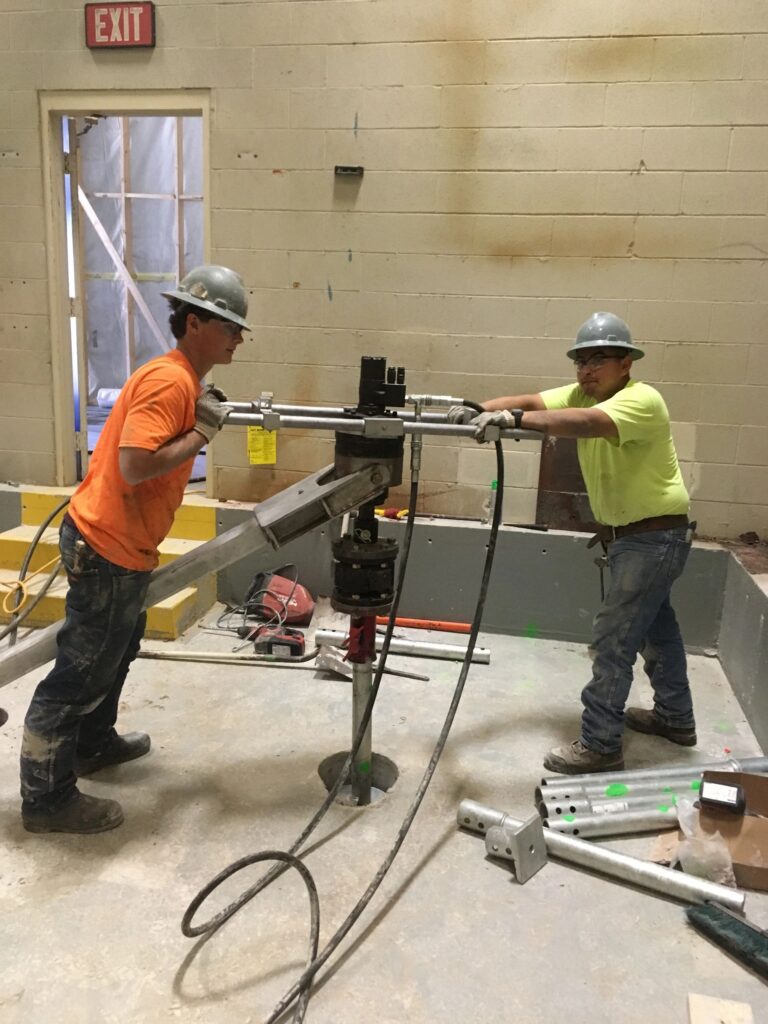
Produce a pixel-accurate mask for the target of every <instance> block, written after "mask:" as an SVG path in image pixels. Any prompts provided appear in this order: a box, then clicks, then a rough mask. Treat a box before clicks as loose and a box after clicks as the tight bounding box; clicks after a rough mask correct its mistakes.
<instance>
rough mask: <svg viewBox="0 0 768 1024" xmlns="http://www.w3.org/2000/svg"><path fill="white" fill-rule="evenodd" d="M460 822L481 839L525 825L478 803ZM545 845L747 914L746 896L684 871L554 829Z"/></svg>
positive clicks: (636, 881) (468, 803)
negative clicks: (500, 829)
mask: <svg viewBox="0 0 768 1024" xmlns="http://www.w3.org/2000/svg"><path fill="white" fill-rule="evenodd" d="M457 821H458V823H459V825H460V826H461V827H462V828H466V829H470V830H471V831H473V832H477V833H478V834H480V835H485V833H486V832H487V831H488V829H489V828H490V827H491V825H502V826H503V825H509V826H510V827H512V828H519V827H520V825H521V824H522V822H521V821H519V820H518V819H517V818H513V817H511V816H510V815H508V814H505V813H504V811H497V810H494V809H493V808H490V807H485V806H484V805H483V804H480V803H477V802H476V801H474V800H462V801H461V803H460V804H459V809H458V813H457ZM544 841H545V843H546V844H547V852H548V853H549V854H550V856H552V857H556V858H558V859H559V860H563V861H566V862H567V863H569V864H578V865H579V866H580V867H583V868H587V869H589V870H590V871H597V872H599V873H600V874H603V875H607V876H608V877H609V878H617V879H619V880H620V881H623V882H629V883H630V884H631V885H637V886H640V887H642V888H643V889H649V890H651V891H652V892H658V893H661V894H662V895H664V896H670V897H672V898H673V899H677V900H683V901H684V902H685V903H710V902H713V903H719V904H720V905H721V906H723V907H727V908H728V909H729V910H734V911H736V912H737V913H738V912H742V911H743V910H744V903H745V901H746V895H745V893H743V892H741V891H740V890H738V889H729V888H728V887H727V886H725V885H718V884H717V883H716V882H708V881H706V880H705V879H703V878H696V877H694V876H693V875H685V874H683V872H682V871H673V870H671V869H670V868H665V867H662V866H661V865H660V864H653V863H652V862H651V861H644V860H639V859H638V858H637V857H630V856H628V855H627V854H624V853H618V852H617V851H616V850H608V849H606V848H605V847H604V846H596V845H594V844H593V843H587V842H585V841H584V840H583V839H574V838H573V837H572V836H564V835H561V834H560V833H559V832H554V831H553V830H552V829H546V828H545V829H544Z"/></svg>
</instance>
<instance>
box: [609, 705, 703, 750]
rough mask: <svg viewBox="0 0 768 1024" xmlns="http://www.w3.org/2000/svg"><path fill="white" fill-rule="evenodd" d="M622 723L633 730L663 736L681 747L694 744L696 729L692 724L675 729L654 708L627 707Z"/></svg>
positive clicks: (693, 745)
mask: <svg viewBox="0 0 768 1024" xmlns="http://www.w3.org/2000/svg"><path fill="white" fill-rule="evenodd" d="M624 724H625V725H628V726H629V728H630V729H634V730H635V732H645V733H649V734H650V735H651V736H663V737H664V739H665V740H670V741H671V742H672V743H679V744H680V746H681V747H695V746H696V729H695V728H694V727H693V726H691V727H690V728H688V729H676V728H675V726H673V725H667V723H666V722H665V721H664V719H663V718H659V716H658V715H657V714H656V712H655V711H654V710H650V711H649V710H648V709H646V708H627V710H626V711H625V712H624Z"/></svg>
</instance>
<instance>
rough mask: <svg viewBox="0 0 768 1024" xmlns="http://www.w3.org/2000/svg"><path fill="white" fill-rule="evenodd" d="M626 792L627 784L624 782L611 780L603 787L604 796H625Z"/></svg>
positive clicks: (627, 789)
mask: <svg viewBox="0 0 768 1024" xmlns="http://www.w3.org/2000/svg"><path fill="white" fill-rule="evenodd" d="M628 792H629V786H628V785H627V784H626V783H624V782H612V783H611V784H610V786H606V787H605V795H606V796H626V795H627V793H628Z"/></svg>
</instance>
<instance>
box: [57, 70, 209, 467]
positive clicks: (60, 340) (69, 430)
mask: <svg viewBox="0 0 768 1024" xmlns="http://www.w3.org/2000/svg"><path fill="white" fill-rule="evenodd" d="M39 99H40V124H41V133H42V157H43V161H42V166H43V189H44V202H45V231H46V242H47V244H46V250H47V252H46V257H47V269H48V307H49V316H50V336H51V371H52V381H51V387H52V393H53V436H54V448H55V465H56V485H57V486H68V485H70V484H74V483H76V482H77V464H76V458H75V451H76V437H75V407H74V393H73V392H74V377H73V373H72V344H71V338H70V315H71V314H70V303H69V287H68V277H67V234H66V227H67V225H66V205H65V201H64V188H63V181H64V153H63V148H62V145H61V118H62V117H85V116H88V115H92V114H110V115H113V116H119V115H125V116H127V117H133V116H136V117H141V116H158V117H160V116H165V117H202V119H203V131H202V136H203V161H202V162H203V252H204V258H205V260H206V261H208V260H209V259H210V244H211V211H210V200H209V197H210V194H211V190H210V150H209V140H210V129H211V95H210V91H209V90H207V89H188V90H187V89H185V90H167V91H166V90H161V89H158V90H149V91H147V92H143V91H142V92H138V91H133V90H122V91H121V90H110V91H109V92H105V93H102V92H95V91H87V90H76V91H71V92H69V91H58V90H57V91H53V92H40V93H39ZM80 386H81V388H82V387H84V386H85V387H87V381H85V382H83V381H81V383H80ZM81 426H82V424H81Z"/></svg>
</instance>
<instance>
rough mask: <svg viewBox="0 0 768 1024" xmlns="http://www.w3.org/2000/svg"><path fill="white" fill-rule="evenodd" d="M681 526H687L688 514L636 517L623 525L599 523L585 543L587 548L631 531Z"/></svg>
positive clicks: (667, 528)
mask: <svg viewBox="0 0 768 1024" xmlns="http://www.w3.org/2000/svg"><path fill="white" fill-rule="evenodd" d="M681 526H688V516H651V518H650V519H638V520H637V522H635V523H626V524H625V525H624V526H606V525H603V524H601V525H600V526H599V528H598V531H597V533H596V534H595V535H594V537H592V538H591V540H590V541H589V543H588V544H587V547H588V548H591V547H594V546H595V544H597V542H598V541H601V542H602V543H603V544H610V543H611V541H613V540H618V539H619V537H626V536H627V535H628V534H631V533H649V532H650V531H651V530H674V529H677V528H679V527H681Z"/></svg>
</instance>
